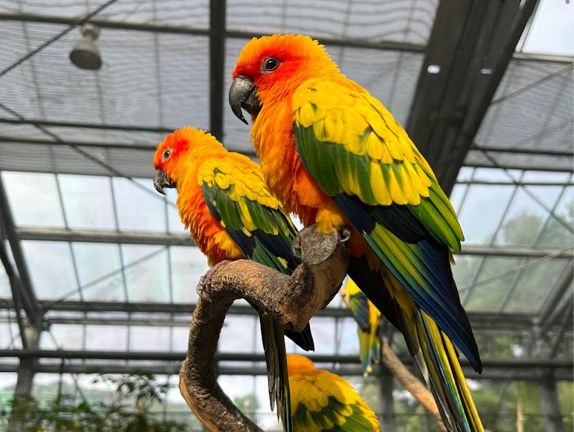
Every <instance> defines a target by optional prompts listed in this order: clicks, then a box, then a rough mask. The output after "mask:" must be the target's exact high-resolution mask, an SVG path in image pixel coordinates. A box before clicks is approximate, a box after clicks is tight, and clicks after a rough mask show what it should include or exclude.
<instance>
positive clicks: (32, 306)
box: [0, 177, 42, 329]
mask: <svg viewBox="0 0 574 432" xmlns="http://www.w3.org/2000/svg"><path fill="white" fill-rule="evenodd" d="M0 219H1V221H2V227H3V229H2V231H3V232H4V234H5V235H6V238H7V239H8V243H9V244H10V249H11V250H12V257H13V259H14V264H15V265H16V270H17V271H18V278H19V281H20V283H19V285H18V288H20V290H19V294H20V296H19V297H20V300H21V302H22V307H23V309H24V311H25V312H26V317H27V318H28V322H29V323H30V324H31V325H32V326H33V327H35V328H37V329H38V328H39V327H40V322H41V320H42V315H41V310H40V307H39V305H38V300H37V299H36V294H35V293H34V289H33V287H32V279H31V278H30V274H29V272H28V266H27V264H26V260H25V259H24V253H23V252H22V248H21V246H20V239H19V238H18V234H17V230H16V226H15V224H14V218H13V217H12V211H11V209H10V203H9V201H8V196H7V194H6V190H5V189H4V182H3V181H2V178H1V177H0ZM15 300H16V299H15Z"/></svg>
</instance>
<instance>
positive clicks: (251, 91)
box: [229, 76, 261, 124]
mask: <svg viewBox="0 0 574 432" xmlns="http://www.w3.org/2000/svg"><path fill="white" fill-rule="evenodd" d="M229 106H230V107H231V111H233V114H235V115H236V116H237V118H238V119H239V120H241V121H242V122H243V123H245V124H248V123H247V120H245V117H243V111H242V109H244V110H245V111H247V112H248V113H249V114H251V115H256V114H257V113H258V112H259V110H260V109H261V105H260V103H259V98H258V97H257V88H256V87H255V84H253V82H252V81H251V80H250V79H249V78H247V77H244V76H238V77H237V78H235V79H234V80H233V83H232V84H231V88H230V89H229Z"/></svg>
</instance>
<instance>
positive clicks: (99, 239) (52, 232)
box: [17, 227, 195, 246]
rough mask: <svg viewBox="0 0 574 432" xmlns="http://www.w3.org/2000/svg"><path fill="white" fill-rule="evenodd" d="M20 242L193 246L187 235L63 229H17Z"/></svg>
mask: <svg viewBox="0 0 574 432" xmlns="http://www.w3.org/2000/svg"><path fill="white" fill-rule="evenodd" d="M17 233H18V236H19V237H20V239H21V240H46V241H66V242H87V243H123V244H146V245H160V246H194V245H195V243H194V241H193V239H192V238H191V237H190V236H189V235H188V234H168V233H165V232H157V233H150V232H119V231H105V230H66V229H64V228H35V227H19V228H17Z"/></svg>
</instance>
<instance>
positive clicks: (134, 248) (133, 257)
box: [122, 245, 170, 302]
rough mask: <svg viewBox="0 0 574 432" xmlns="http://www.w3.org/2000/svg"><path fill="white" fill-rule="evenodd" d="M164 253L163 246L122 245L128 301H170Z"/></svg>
mask: <svg viewBox="0 0 574 432" xmlns="http://www.w3.org/2000/svg"><path fill="white" fill-rule="evenodd" d="M166 251H167V249H166V248H165V247H163V246H145V245H122V253H123V254H124V262H125V265H126V266H128V268H126V272H125V273H126V281H127V284H128V300H129V301H132V302H169V301H170V293H169V284H168V276H167V252H166Z"/></svg>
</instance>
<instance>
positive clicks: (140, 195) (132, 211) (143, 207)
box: [113, 161, 166, 231]
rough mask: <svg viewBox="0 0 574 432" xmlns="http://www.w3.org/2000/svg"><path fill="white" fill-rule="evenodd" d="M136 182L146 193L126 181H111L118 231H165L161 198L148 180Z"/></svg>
mask: <svg viewBox="0 0 574 432" xmlns="http://www.w3.org/2000/svg"><path fill="white" fill-rule="evenodd" d="M150 163H151V161H150ZM150 170H151V167H150ZM150 172H151V171H150ZM137 182H138V183H139V184H140V185H141V186H143V187H144V188H145V189H147V190H148V191H147V192H146V191H145V190H142V188H141V187H137V186H135V185H134V184H133V183H132V182H130V181H129V180H127V179H124V178H117V177H115V178H114V179H113V184H114V190H115V199H116V208H117V211H118V219H119V226H120V230H121V231H165V230H166V223H165V201H164V199H163V197H162V196H161V195H160V194H158V193H157V191H156V190H155V189H154V187H153V183H152V181H151V180H150V179H147V180H138V181H137Z"/></svg>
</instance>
